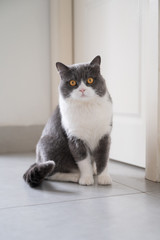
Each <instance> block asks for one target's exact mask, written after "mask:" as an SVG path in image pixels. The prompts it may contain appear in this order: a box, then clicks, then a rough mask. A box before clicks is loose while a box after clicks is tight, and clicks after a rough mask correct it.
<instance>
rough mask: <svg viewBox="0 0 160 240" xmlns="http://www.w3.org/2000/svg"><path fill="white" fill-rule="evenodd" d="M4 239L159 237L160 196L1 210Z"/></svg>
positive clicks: (115, 197)
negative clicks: (159, 197) (158, 197)
mask: <svg viewBox="0 0 160 240" xmlns="http://www.w3.org/2000/svg"><path fill="white" fill-rule="evenodd" d="M0 216H1V218H0V228H1V230H0V234H1V239H5V240H8V239H12V240H21V239H23V240H35V239H38V240H44V239H60V240H75V239H76V240H90V239H92V240H97V239H100V240H106V239H107V240H119V239H123V240H128V239H129V240H135V239H136V240H141V239H145V240H151V239H154V240H159V236H160V228H159V222H160V203H159V199H157V198H154V197H152V196H150V195H147V194H143V193H139V194H133V195H128V196H114V197H109V198H101V199H87V200H81V201H78V200H77V201H72V202H65V203H53V204H45V205H41V206H30V207H20V208H12V209H1V210H0Z"/></svg>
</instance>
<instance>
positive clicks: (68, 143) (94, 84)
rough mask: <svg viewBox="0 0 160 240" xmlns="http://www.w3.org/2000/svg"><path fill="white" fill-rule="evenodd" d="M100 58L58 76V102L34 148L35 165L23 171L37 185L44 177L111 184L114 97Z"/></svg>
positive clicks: (62, 69)
mask: <svg viewBox="0 0 160 240" xmlns="http://www.w3.org/2000/svg"><path fill="white" fill-rule="evenodd" d="M100 62H101V58H100V56H97V57H95V58H94V59H93V60H92V61H91V63H87V64H86V63H85V64H75V65H71V66H66V65H64V64H62V63H60V62H57V63H56V67H57V70H58V72H59V74H60V78H61V81H60V86H59V105H58V106H57V108H56V110H55V112H54V114H53V115H52V116H51V118H50V119H49V120H48V122H47V124H46V126H45V128H44V130H43V132H42V136H41V138H40V140H39V142H38V144H37V148H36V163H34V164H33V165H32V166H31V167H30V168H29V169H28V170H27V172H26V173H25V174H24V179H25V181H26V182H27V183H28V184H29V185H30V186H31V187H36V186H38V185H39V184H40V183H41V182H42V181H43V180H44V179H45V178H47V179H50V180H55V181H70V182H78V183H79V184H81V185H92V184H93V183H94V177H93V175H98V176H97V178H98V184H101V185H107V184H111V183H112V180H111V177H110V175H109V173H108V169H107V163H108V160H109V150H110V142H111V140H110V133H111V129H112V100H111V97H110V95H109V92H108V90H107V87H106V83H105V80H104V78H103V77H102V75H101V73H100Z"/></svg>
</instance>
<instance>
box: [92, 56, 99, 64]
mask: <svg viewBox="0 0 160 240" xmlns="http://www.w3.org/2000/svg"><path fill="white" fill-rule="evenodd" d="M100 64H101V57H100V56H96V57H95V58H94V59H93V60H92V61H91V63H90V65H99V66H100Z"/></svg>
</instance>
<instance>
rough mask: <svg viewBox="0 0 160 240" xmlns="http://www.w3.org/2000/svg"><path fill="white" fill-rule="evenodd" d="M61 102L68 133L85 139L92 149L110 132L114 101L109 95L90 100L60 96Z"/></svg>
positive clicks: (64, 123) (63, 123) (63, 119)
mask: <svg viewBox="0 0 160 240" xmlns="http://www.w3.org/2000/svg"><path fill="white" fill-rule="evenodd" d="M59 104H60V111H61V115H62V125H63V127H64V128H65V130H66V132H67V135H68V136H69V137H71V136H75V137H77V138H79V139H81V140H83V141H84V142H85V143H86V144H87V145H88V146H89V147H90V149H91V150H94V149H95V147H96V146H97V145H98V142H99V140H100V139H101V138H102V137H103V136H104V135H105V134H110V132H111V126H110V124H111V121H112V103H111V102H110V101H109V100H108V96H107V95H105V96H103V97H97V99H96V100H95V99H94V101H90V102H81V101H73V100H70V99H63V98H62V97H61V96H60V101H59Z"/></svg>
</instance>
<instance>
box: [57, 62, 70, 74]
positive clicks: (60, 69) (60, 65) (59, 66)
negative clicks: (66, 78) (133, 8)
mask: <svg viewBox="0 0 160 240" xmlns="http://www.w3.org/2000/svg"><path fill="white" fill-rule="evenodd" d="M56 67H57V70H58V72H59V73H60V72H66V71H68V70H69V67H68V66H66V65H64V64H63V63H61V62H57V63H56Z"/></svg>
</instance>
